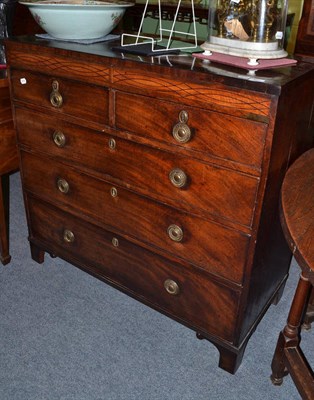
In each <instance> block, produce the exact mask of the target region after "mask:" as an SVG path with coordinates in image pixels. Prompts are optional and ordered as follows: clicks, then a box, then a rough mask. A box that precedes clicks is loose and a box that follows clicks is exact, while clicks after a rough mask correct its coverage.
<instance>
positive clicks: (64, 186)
mask: <svg viewBox="0 0 314 400" xmlns="http://www.w3.org/2000/svg"><path fill="white" fill-rule="evenodd" d="M57 186H58V189H59V191H60V192H61V193H64V194H67V193H69V190H70V185H69V184H68V182H67V181H66V180H65V179H62V178H59V179H58V180H57Z"/></svg>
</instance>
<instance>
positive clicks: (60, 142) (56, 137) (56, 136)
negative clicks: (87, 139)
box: [52, 131, 66, 147]
mask: <svg viewBox="0 0 314 400" xmlns="http://www.w3.org/2000/svg"><path fill="white" fill-rule="evenodd" d="M52 139H53V141H54V144H55V145H56V146H57V147H64V146H65V142H66V139H65V135H64V133H63V132H61V131H55V132H54V133H53V135H52Z"/></svg>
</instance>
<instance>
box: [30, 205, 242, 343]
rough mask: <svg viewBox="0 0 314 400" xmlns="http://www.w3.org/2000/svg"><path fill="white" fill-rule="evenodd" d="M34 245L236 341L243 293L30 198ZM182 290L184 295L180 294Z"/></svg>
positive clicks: (178, 316)
mask: <svg viewBox="0 0 314 400" xmlns="http://www.w3.org/2000/svg"><path fill="white" fill-rule="evenodd" d="M28 206H29V211H30V232H31V237H30V239H31V240H32V239H35V240H36V241H40V242H41V243H42V244H43V245H44V246H45V245H46V246H48V248H49V247H50V246H51V250H52V252H53V253H54V254H55V255H57V256H61V257H63V258H65V259H67V260H69V261H70V262H73V263H74V264H75V263H77V264H78V265H82V264H83V265H84V268H85V269H87V270H89V271H90V272H92V273H94V274H96V275H97V276H99V277H102V278H105V279H107V280H109V281H111V282H113V283H115V284H116V285H118V286H119V287H121V288H122V289H124V290H126V291H127V292H128V293H130V294H132V295H134V296H135V297H136V298H138V299H139V300H141V301H144V302H147V303H149V305H151V306H153V307H154V308H157V309H159V310H162V311H165V312H166V313H168V314H169V315H170V316H173V317H175V318H177V319H179V320H181V321H183V322H186V323H187V324H188V325H189V326H192V327H193V328H195V329H200V330H203V331H208V332H210V333H211V334H213V335H217V336H220V337H222V338H223V339H225V340H227V341H230V342H231V341H232V338H233V334H234V331H233V330H234V326H235V325H236V324H235V321H236V316H237V311H238V306H239V298H238V297H239V293H237V292H235V291H233V290H231V289H229V288H227V287H225V286H222V285H218V284H216V283H214V282H211V281H210V280H209V279H207V278H206V277H204V276H203V274H200V273H198V272H197V271H194V270H193V269H190V268H185V267H183V266H181V265H177V264H176V263H171V264H170V263H168V261H167V260H166V259H165V258H163V257H159V256H157V255H156V254H154V253H151V252H149V251H147V250H145V249H143V248H141V247H138V246H135V245H133V244H131V243H130V242H128V241H126V240H124V239H123V238H121V237H118V236H114V235H113V234H112V233H110V232H107V231H104V230H101V229H100V228H97V227H95V226H94V225H91V224H88V223H85V222H83V221H81V220H80V219H79V218H77V217H72V216H71V215H69V214H67V213H63V212H61V211H60V210H58V209H54V208H52V207H50V206H47V205H45V204H44V203H41V202H39V201H35V200H33V199H32V198H30V197H28ZM168 280H171V281H174V282H175V283H176V284H177V285H178V288H179V289H178V290H179V293H177V294H170V293H169V292H168V291H167V290H166V289H165V285H166V286H167V288H168V290H170V291H171V292H172V293H176V286H175V284H173V283H172V282H170V284H169V282H166V281H168Z"/></svg>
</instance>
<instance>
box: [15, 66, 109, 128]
mask: <svg viewBox="0 0 314 400" xmlns="http://www.w3.org/2000/svg"><path fill="white" fill-rule="evenodd" d="M11 83H12V95H13V99H14V100H21V101H25V102H28V103H30V104H34V105H35V106H41V107H47V108H48V109H50V111H56V112H58V113H60V114H65V115H71V116H74V117H77V118H81V119H86V120H91V121H93V122H97V123H100V124H108V120H109V108H108V104H109V94H108V93H109V91H108V89H105V88H103V87H100V86H93V85H88V84H83V83H79V82H77V81H71V80H69V79H64V78H58V77H52V76H48V75H41V74H34V73H32V72H29V71H20V70H15V69H13V70H12V71H11Z"/></svg>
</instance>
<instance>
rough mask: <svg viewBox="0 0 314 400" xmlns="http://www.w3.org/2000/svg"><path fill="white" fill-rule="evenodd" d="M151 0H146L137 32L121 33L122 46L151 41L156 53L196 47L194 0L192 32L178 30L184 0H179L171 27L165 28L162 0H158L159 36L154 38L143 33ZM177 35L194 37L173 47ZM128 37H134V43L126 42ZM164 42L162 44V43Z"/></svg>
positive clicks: (192, 2)
mask: <svg viewBox="0 0 314 400" xmlns="http://www.w3.org/2000/svg"><path fill="white" fill-rule="evenodd" d="M150 1H151V0H146V3H145V7H144V11H143V15H142V18H141V22H140V26H139V29H138V32H137V34H130V33H123V34H122V35H121V47H125V46H128V47H131V46H140V45H142V44H145V43H146V44H147V43H150V45H151V49H150V50H151V52H152V53H154V52H156V53H157V54H158V52H163V53H164V52H165V51H167V50H169V51H173V50H181V49H195V48H196V47H197V33H196V23H195V11H194V0H191V15H192V18H191V21H192V29H191V32H186V31H185V32H184V31H180V30H176V29H175V28H176V24H177V20H178V15H179V13H180V7H181V2H182V0H178V4H177V7H176V9H175V14H174V18H173V21H172V24H171V28H170V29H168V28H164V21H163V19H162V3H161V2H162V0H158V14H159V37H157V38H154V37H151V36H146V35H143V34H142V29H143V23H144V19H145V16H146V12H147V7H148V5H149V2H150ZM165 33H168V35H165ZM176 35H184V36H185V37H187V36H188V37H190V38H192V41H190V42H183V41H179V43H177V41H176V43H177V46H174V47H171V44H172V42H173V40H174V39H175V37H176ZM126 38H132V39H134V40H133V42H132V43H125V39H126ZM161 43H162V44H163V45H162V46H160V44H161Z"/></svg>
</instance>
